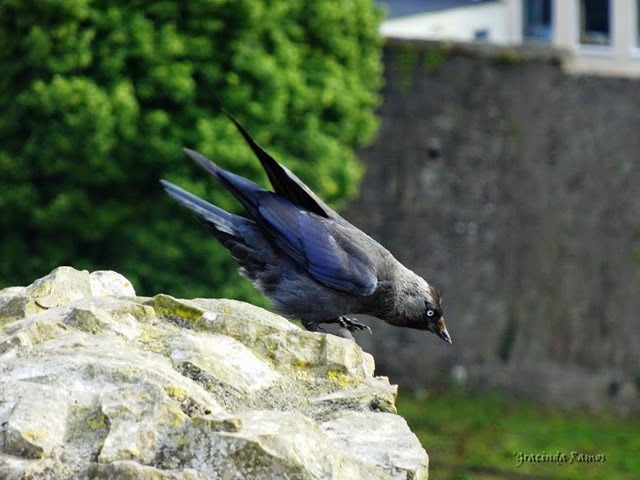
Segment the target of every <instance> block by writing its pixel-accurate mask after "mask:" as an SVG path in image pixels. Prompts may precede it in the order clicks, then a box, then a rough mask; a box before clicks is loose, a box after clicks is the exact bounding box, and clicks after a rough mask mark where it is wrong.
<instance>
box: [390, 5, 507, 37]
mask: <svg viewBox="0 0 640 480" xmlns="http://www.w3.org/2000/svg"><path fill="white" fill-rule="evenodd" d="M508 26H509V22H508V20H507V9H506V5H505V3H503V2H496V3H490V4H479V5H472V6H466V7H460V8H451V9H448V10H443V11H441V12H434V13H428V14H424V15H413V16H411V17H401V18H394V19H391V20H387V21H386V22H384V23H383V24H382V27H381V29H380V33H381V34H382V35H383V36H385V37H396V38H423V39H431V40H457V41H461V42H471V41H474V33H475V32H476V31H478V30H487V31H488V32H489V37H488V38H487V40H488V41H490V42H493V43H507V42H508V41H509V29H508Z"/></svg>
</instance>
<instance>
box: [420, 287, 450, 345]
mask: <svg viewBox="0 0 640 480" xmlns="http://www.w3.org/2000/svg"><path fill="white" fill-rule="evenodd" d="M423 320H424V326H425V330H429V331H430V332H432V333H435V334H436V335H437V336H438V337H440V338H441V339H442V340H444V341H445V342H448V343H451V336H449V332H448V331H447V325H446V324H445V323H444V316H443V314H442V306H441V305H440V295H439V294H438V296H437V300H434V301H430V300H427V301H425V304H424V319H423Z"/></svg>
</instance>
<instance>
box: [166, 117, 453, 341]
mask: <svg viewBox="0 0 640 480" xmlns="http://www.w3.org/2000/svg"><path fill="white" fill-rule="evenodd" d="M225 113H226V114H227V116H228V117H229V118H230V120H231V121H232V122H233V123H234V124H235V126H236V127H237V129H238V131H239V132H240V134H241V135H242V137H243V138H244V140H245V141H246V142H247V143H248V145H249V146H250V147H251V149H252V150H253V153H254V154H255V155H256V157H257V158H258V160H260V163H261V164H262V167H263V168H264V169H265V171H266V172H267V175H268V177H269V180H270V181H271V184H272V186H273V189H274V192H271V191H268V190H265V189H264V188H262V187H260V186H258V185H256V184H255V183H253V182H251V181H250V180H247V179H246V178H243V177H240V176H238V175H235V174H233V173H231V172H227V171H225V170H223V169H221V168H220V167H218V166H217V165H216V164H215V163H213V162H212V161H210V160H209V159H207V158H205V157H204V156H202V155H201V154H199V153H198V152H195V151H193V150H189V149H186V148H185V149H184V152H185V154H186V155H187V156H188V157H190V158H191V159H192V160H194V161H195V162H196V163H197V164H198V165H200V166H201V167H202V168H204V169H205V170H206V171H207V172H209V173H210V174H211V175H212V176H213V177H214V178H215V179H216V180H218V182H220V183H221V184H222V186H224V187H225V188H226V189H227V190H229V191H230V192H231V193H232V194H233V195H234V196H235V197H236V198H237V199H238V200H239V201H240V203H242V205H243V207H244V208H245V210H246V212H247V214H248V217H249V218H246V217H242V216H239V215H234V214H232V213H229V212H227V211H225V210H222V209H220V208H218V207H216V206H215V205H212V204H210V203H208V202H206V201H204V200H202V199H201V198H198V197H196V196H195V195H193V194H191V193H189V192H187V191H185V190H183V189H182V188H180V187H178V186H176V185H174V184H172V183H170V182H167V181H166V180H161V182H162V185H163V186H164V189H165V190H166V192H167V193H168V194H169V195H170V196H171V197H172V198H174V199H175V200H176V201H178V202H179V203H180V204H182V205H183V206H185V207H187V208H189V209H190V210H192V211H193V212H195V213H196V214H197V215H198V217H199V218H200V219H201V220H202V221H203V223H204V224H205V225H206V227H207V228H208V230H209V231H210V232H211V233H212V234H213V235H214V236H215V237H216V238H217V239H218V241H219V242H220V243H222V245H224V246H225V247H226V248H227V250H229V252H230V253H231V256H232V257H233V258H234V259H235V261H236V262H238V263H239V264H240V274H241V275H242V276H244V277H245V278H247V279H248V280H250V281H251V282H252V283H253V285H254V286H255V287H256V288H258V289H259V290H260V291H262V292H263V293H264V294H265V295H266V296H267V297H269V298H270V299H271V301H272V303H273V307H274V309H275V310H276V311H278V312H279V313H281V314H283V315H285V316H287V317H293V318H298V319H299V320H300V321H301V322H302V324H303V325H304V326H305V328H306V329H307V330H310V331H313V332H326V330H325V329H324V328H323V327H322V326H321V325H322V324H330V323H333V324H338V325H339V327H340V328H341V330H342V333H343V335H344V336H347V337H349V338H353V337H352V336H351V333H350V332H351V331H355V330H365V329H366V330H368V331H369V332H370V331H371V329H370V328H369V327H368V326H366V325H364V324H362V323H359V322H357V321H355V320H354V319H352V318H349V317H347V315H349V314H367V315H372V316H374V317H377V318H380V319H382V320H384V321H385V322H387V323H389V324H391V325H396V326H399V327H409V328H415V329H418V330H428V331H430V332H433V333H435V334H436V335H438V336H439V337H440V338H442V339H443V340H445V341H446V342H449V343H451V337H450V336H449V333H448V332H447V327H446V325H445V322H444V317H443V315H442V307H441V295H440V292H439V291H438V290H437V289H436V288H434V287H432V286H431V285H429V284H428V283H427V282H426V281H425V280H424V279H423V278H421V277H420V276H418V275H416V274H415V273H413V272H412V271H411V270H409V269H408V268H406V267H405V266H404V265H402V264H401V263H400V262H398V261H397V260H396V259H395V258H394V257H393V255H391V253H390V252H389V251H388V250H387V249H385V248H384V247H383V246H382V245H380V244H379V243H378V242H376V241H375V240H374V239H372V238H371V237H369V236H368V235H367V234H365V233H364V232H362V231H361V230H359V229H358V228H356V227H354V226H353V225H351V224H350V223H349V222H347V221H346V220H345V219H344V218H342V217H341V216H340V215H338V214H337V213H336V212H334V211H333V210H332V209H331V208H329V207H328V206H327V205H326V204H325V203H324V202H323V201H322V200H320V198H319V197H318V196H317V195H316V194H315V193H313V192H312V191H311V189H310V188H309V187H307V186H306V185H305V184H304V183H303V182H302V181H301V180H300V179H299V178H298V177H297V176H296V175H294V174H293V173H292V172H291V171H289V170H288V169H287V168H286V167H284V166H282V165H280V164H279V163H278V162H277V161H276V160H275V159H274V158H273V157H271V155H269V154H268V153H267V152H266V151H265V150H264V149H263V148H262V147H261V146H260V145H259V144H258V143H257V142H256V141H255V140H254V139H253V138H252V137H251V136H250V135H249V133H248V132H247V130H245V129H244V127H243V126H242V125H240V123H238V121H237V120H236V119H235V118H233V117H232V116H231V115H229V114H228V113H227V112H225ZM329 333H330V332H329Z"/></svg>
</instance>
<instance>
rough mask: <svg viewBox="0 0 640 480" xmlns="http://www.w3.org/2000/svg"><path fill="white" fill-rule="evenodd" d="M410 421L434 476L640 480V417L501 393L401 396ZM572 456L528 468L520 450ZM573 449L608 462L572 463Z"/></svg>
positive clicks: (447, 478) (402, 412)
mask: <svg viewBox="0 0 640 480" xmlns="http://www.w3.org/2000/svg"><path fill="white" fill-rule="evenodd" d="M397 407H398V413H399V414H400V415H402V416H404V417H405V418H406V420H407V422H408V423H409V426H410V427H411V429H412V430H413V431H414V432H415V433H416V435H418V438H419V439H420V441H421V443H422V445H423V446H424V448H425V450H426V451H427V453H428V454H429V460H430V461H429V464H430V465H429V473H430V475H429V476H430V477H433V478H438V479H443V480H454V479H456V480H457V479H467V478H483V479H485V478H486V479H507V478H532V479H533V478H536V479H537V478H553V479H563V480H578V479H581V480H582V479H602V480H608V479H610V478H616V479H628V480H631V479H636V478H639V476H638V475H639V474H640V459H639V458H638V456H637V455H636V454H635V453H634V452H637V451H639V450H640V437H639V436H638V434H637V433H638V430H639V429H640V419H638V418H616V417H613V416H611V415H608V414H605V413H601V414H588V413H581V412H567V411H565V410H562V409H560V408H557V407H555V408H551V407H544V406H540V405H536V404H534V403H530V402H523V401H517V402H516V401H514V402H508V401H506V400H504V399H501V398H499V397H497V396H494V395H487V394H484V395H474V396H472V395H467V394H463V393H454V392H449V393H440V394H437V395H430V396H423V397H422V398H416V397H410V396H408V395H403V396H400V397H399V398H398V403H397ZM516 452H522V453H524V454H548V455H553V454H555V453H557V452H560V453H564V454H565V455H566V456H567V461H566V462H560V463H553V462H544V463H531V462H528V463H525V462H523V463H522V465H521V466H518V462H517V458H516V455H515V453H516ZM571 452H577V453H583V454H591V455H597V454H604V455H605V461H604V462H573V463H569V461H568V459H570V458H571Z"/></svg>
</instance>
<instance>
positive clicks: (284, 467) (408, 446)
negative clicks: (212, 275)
mask: <svg viewBox="0 0 640 480" xmlns="http://www.w3.org/2000/svg"><path fill="white" fill-rule="evenodd" d="M0 326H1V328H2V330H1V333H0V425H1V426H0V478H7V479H14V478H15V479H21V478H44V479H47V478H50V479H56V480H57V479H66V478H88V479H92V478H96V479H97V478H100V479H116V478H117V479H147V478H148V479H151V478H153V479H156V478H158V479H210V478H213V479H217V478H221V479H236V478H238V479H245V478H247V479H248V478H251V479H271V478H273V479H281V478H282V479H284V478H288V479H325V478H327V479H386V478H402V479H404V478H406V479H422V478H427V467H428V457H427V454H426V452H425V451H424V450H423V449H422V447H421V446H420V443H419V442H418V440H417V438H416V437H415V435H414V434H413V433H412V432H411V431H410V430H409V428H408V426H407V424H406V422H405V421H404V420H403V419H402V418H401V417H400V416H398V415H396V412H395V407H394V401H395V395H396V387H395V386H392V385H390V384H389V382H388V379H387V378H385V377H374V376H373V371H374V363H373V358H372V357H371V356H370V355H369V354H367V353H365V352H363V351H362V350H361V349H360V347H358V346H357V345H356V344H355V343H354V342H352V341H350V340H346V339H343V338H338V337H335V336H331V335H324V334H318V333H310V332H306V331H303V330H301V329H299V328H298V327H296V326H295V325H293V324H292V323H290V322H289V321H287V320H285V319H283V318H281V317H279V316H277V315H274V314H272V313H269V312H267V311H265V310H262V309H260V308H256V307H253V306H251V305H248V304H245V303H242V302H237V301H232V300H212V299H194V300H179V299H175V298H172V297H170V296H168V295H157V296H155V297H153V298H141V297H136V296H135V292H134V290H133V287H132V286H131V284H130V283H129V282H128V281H127V279H126V278H124V277H123V276H121V275H119V274H117V273H115V272H93V273H91V274H89V273H88V272H86V271H77V270H74V269H72V268H70V267H60V268H58V269H56V270H54V271H53V272H51V273H50V274H49V275H47V276H46V277H44V278H41V279H39V280H37V281H36V282H34V283H33V284H32V285H30V286H28V287H24V288H22V287H12V288H9V289H5V290H2V291H0Z"/></svg>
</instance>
